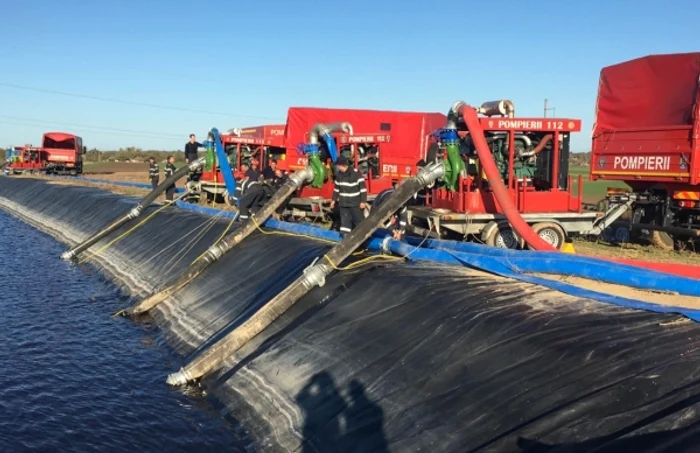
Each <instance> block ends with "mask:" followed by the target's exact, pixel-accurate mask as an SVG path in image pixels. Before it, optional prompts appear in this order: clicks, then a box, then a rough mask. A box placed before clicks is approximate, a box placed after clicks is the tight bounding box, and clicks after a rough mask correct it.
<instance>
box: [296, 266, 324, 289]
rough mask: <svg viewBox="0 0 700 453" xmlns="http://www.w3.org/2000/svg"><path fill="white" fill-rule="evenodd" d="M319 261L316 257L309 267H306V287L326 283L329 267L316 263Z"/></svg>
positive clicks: (304, 281)
mask: <svg viewBox="0 0 700 453" xmlns="http://www.w3.org/2000/svg"><path fill="white" fill-rule="evenodd" d="M316 261H318V258H316V259H315V260H314V261H313V263H311V265H309V267H307V268H306V269H304V279H303V281H302V284H303V285H304V287H305V288H306V289H311V288H313V287H314V286H318V287H322V286H323V285H325V284H326V275H328V268H327V267H326V266H325V265H323V264H314V263H316Z"/></svg>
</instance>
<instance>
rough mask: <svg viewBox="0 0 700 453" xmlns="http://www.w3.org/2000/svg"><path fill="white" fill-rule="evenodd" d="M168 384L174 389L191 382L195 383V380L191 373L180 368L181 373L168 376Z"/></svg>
mask: <svg viewBox="0 0 700 453" xmlns="http://www.w3.org/2000/svg"><path fill="white" fill-rule="evenodd" d="M166 382H167V383H168V385H170V386H172V387H182V386H184V385H187V384H189V383H190V382H194V378H193V377H192V375H191V374H190V372H189V371H187V370H186V369H184V368H180V371H178V372H176V373H171V374H170V375H168V379H167V380H166Z"/></svg>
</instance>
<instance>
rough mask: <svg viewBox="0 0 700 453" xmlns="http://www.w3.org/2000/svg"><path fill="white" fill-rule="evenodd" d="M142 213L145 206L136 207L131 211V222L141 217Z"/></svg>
mask: <svg viewBox="0 0 700 453" xmlns="http://www.w3.org/2000/svg"><path fill="white" fill-rule="evenodd" d="M141 211H143V206H141V205H140V204H139V205H136V207H134V208H133V209H132V210H131V211H129V220H131V219H135V218H136V217H138V216H140V215H141Z"/></svg>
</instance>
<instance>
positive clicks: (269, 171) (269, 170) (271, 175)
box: [262, 159, 277, 181]
mask: <svg viewBox="0 0 700 453" xmlns="http://www.w3.org/2000/svg"><path fill="white" fill-rule="evenodd" d="M276 172H277V159H270V165H269V166H268V167H266V168H265V169H264V170H263V172H262V175H263V179H264V180H265V181H268V180H269V181H273V180H274V179H275V173H276Z"/></svg>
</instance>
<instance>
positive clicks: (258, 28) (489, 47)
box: [0, 0, 700, 151]
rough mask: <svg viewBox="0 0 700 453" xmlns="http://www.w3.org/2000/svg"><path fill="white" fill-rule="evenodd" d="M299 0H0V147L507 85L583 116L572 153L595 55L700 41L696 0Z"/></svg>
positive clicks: (417, 101)
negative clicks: (60, 135) (55, 136)
mask: <svg viewBox="0 0 700 453" xmlns="http://www.w3.org/2000/svg"><path fill="white" fill-rule="evenodd" d="M315 5H316V4H315V2H312V1H307V0H293V1H282V0H268V1H262V0H261V1H252V0H251V1H233V0H200V1H184V0H169V1H165V0H148V1H146V0H141V1H135V0H118V1H96V0H92V1H87V0H84V1H77V0H61V1H56V0H23V1H15V2H11V1H7V2H4V5H3V6H2V8H1V9H0V11H1V12H2V17H3V27H2V28H3V34H2V39H1V40H0V55H1V56H2V64H3V70H2V72H1V73H0V100H1V101H0V106H1V108H0V146H3V145H10V144H24V143H33V144H38V142H39V141H40V136H41V133H42V132H43V131H46V130H68V131H71V130H75V131H76V132H77V133H79V134H80V135H81V136H82V137H83V138H84V140H85V144H86V145H87V146H88V147H90V148H91V147H97V148H100V149H114V148H118V147H126V146H139V147H143V148H146V149H180V148H182V147H183V146H184V143H185V141H186V138H187V135H188V134H189V133H190V132H195V133H197V134H198V135H199V136H200V137H201V136H203V135H204V134H205V133H206V131H207V130H208V129H209V128H210V127H212V126H215V127H218V128H219V129H228V128H231V127H236V126H252V125H257V124H265V123H273V122H284V119H285V116H286V109H287V107H289V106H291V105H307V106H326V107H348V108H376V109H392V110H416V111H439V112H445V111H447V109H448V108H449V106H450V105H451V104H452V102H453V101H455V100H458V99H461V100H465V101H467V102H469V103H472V104H480V103H481V102H483V101H489V100H495V99H504V98H507V99H512V100H513V101H514V102H515V104H516V109H517V113H518V115H519V116H539V115H541V114H542V108H543V100H544V98H548V99H549V100H550V105H551V106H552V107H555V108H556V115H557V116H559V117H576V118H581V119H583V121H584V130H583V131H582V132H581V133H580V134H578V136H577V137H576V138H575V139H574V140H573V147H574V150H575V151H586V150H588V147H589V141H590V130H591V127H592V120H593V113H594V108H595V96H596V89H597V82H598V75H599V71H600V68H601V67H603V66H606V65H609V64H614V63H617V62H620V61H624V60H627V59H632V58H636V57H640V56H644V55H647V54H654V53H676V52H688V51H700V34H698V25H697V24H698V18H700V1H698V0H665V1H663V2H661V1H646V2H641V1H632V0H609V1H604V0H585V1H584V0H582V1H577V2H562V1H550V0H538V1H536V2H535V1H524V0H501V1H493V2H483V1H482V2H474V1H467V0H463V1H454V0H453V1H450V2H447V1H442V0H433V1H426V0H403V1H394V0H384V1H381V0H372V1H369V0H353V1H343V2H339V1H326V2H323V3H319V5H322V6H315ZM535 5H536V6H535ZM8 84H9V85H14V86H15V87H8V86H7V85H8ZM17 86H22V87H28V88H38V89H42V90H49V91H60V92H66V93H73V94H80V95H86V96H95V97H101V98H112V99H119V100H123V101H134V102H141V103H149V104H155V105H162V106H172V107H178V108H184V109H195V110H202V111H207V112H213V113H214V112H215V113H225V114H228V116H227V115H216V114H212V113H196V112H187V111H174V110H165V109H157V108H148V107H143V106H136V105H128V104H119V103H112V102H106V101H97V100H91V99H84V98H78V97H66V96H61V95H57V94H52V93H47V92H39V91H31V90H26V89H20V88H17ZM18 118H21V119H18ZM9 123H12V124H9ZM76 125H81V126H76ZM86 126H91V127H86ZM105 128H113V129H122V131H115V130H111V131H110V130H106V129H105ZM123 130H134V131H150V132H149V133H148V134H144V133H143V132H140V133H139V134H136V133H129V132H125V131H123Z"/></svg>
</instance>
